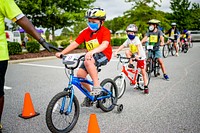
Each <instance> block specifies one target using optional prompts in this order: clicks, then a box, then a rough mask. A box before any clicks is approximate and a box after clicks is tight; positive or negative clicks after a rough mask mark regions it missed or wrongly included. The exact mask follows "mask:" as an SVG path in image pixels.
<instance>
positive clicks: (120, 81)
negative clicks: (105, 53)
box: [114, 54, 148, 99]
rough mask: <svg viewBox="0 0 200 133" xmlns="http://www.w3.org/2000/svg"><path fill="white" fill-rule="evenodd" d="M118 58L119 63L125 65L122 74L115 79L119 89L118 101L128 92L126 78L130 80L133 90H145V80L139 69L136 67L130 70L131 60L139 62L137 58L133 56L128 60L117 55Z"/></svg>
mask: <svg viewBox="0 0 200 133" xmlns="http://www.w3.org/2000/svg"><path fill="white" fill-rule="evenodd" d="M117 58H119V62H120V63H122V65H123V66H122V70H121V73H120V74H119V75H118V76H116V77H115V78H114V81H115V83H116V85H117V88H118V99H119V98H121V97H122V96H123V94H124V92H125V90H126V80H125V78H126V77H127V78H128V79H129V81H130V85H132V86H133V88H136V89H140V90H144V80H143V76H142V74H141V73H140V72H139V69H138V68H137V67H135V68H136V69H133V68H128V63H129V61H130V60H133V61H135V62H137V60H136V59H135V57H134V56H132V57H131V58H127V57H123V56H121V55H120V54H117ZM147 85H148V84H147Z"/></svg>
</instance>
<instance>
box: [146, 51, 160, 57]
mask: <svg viewBox="0 0 200 133" xmlns="http://www.w3.org/2000/svg"><path fill="white" fill-rule="evenodd" d="M154 52H155V58H162V53H161V51H160V50H156V51H154ZM151 54H153V52H151V53H149V52H148V57H151Z"/></svg>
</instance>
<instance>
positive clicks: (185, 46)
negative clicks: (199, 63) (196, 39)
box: [183, 44, 189, 53]
mask: <svg viewBox="0 0 200 133" xmlns="http://www.w3.org/2000/svg"><path fill="white" fill-rule="evenodd" d="M188 48H189V46H188V45H187V44H184V51H183V52H184V53H187V52H188Z"/></svg>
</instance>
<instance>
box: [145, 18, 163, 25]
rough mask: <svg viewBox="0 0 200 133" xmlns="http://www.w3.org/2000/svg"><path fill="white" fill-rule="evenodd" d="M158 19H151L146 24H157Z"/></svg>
mask: <svg viewBox="0 0 200 133" xmlns="http://www.w3.org/2000/svg"><path fill="white" fill-rule="evenodd" d="M159 23H160V21H159V20H157V19H151V20H149V21H148V22H147V24H156V25H159Z"/></svg>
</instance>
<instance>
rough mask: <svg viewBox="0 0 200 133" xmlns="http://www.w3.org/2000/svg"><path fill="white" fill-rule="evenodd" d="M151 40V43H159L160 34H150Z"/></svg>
mask: <svg viewBox="0 0 200 133" xmlns="http://www.w3.org/2000/svg"><path fill="white" fill-rule="evenodd" d="M149 42H150V43H157V42H158V35H150V37H149Z"/></svg>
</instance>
